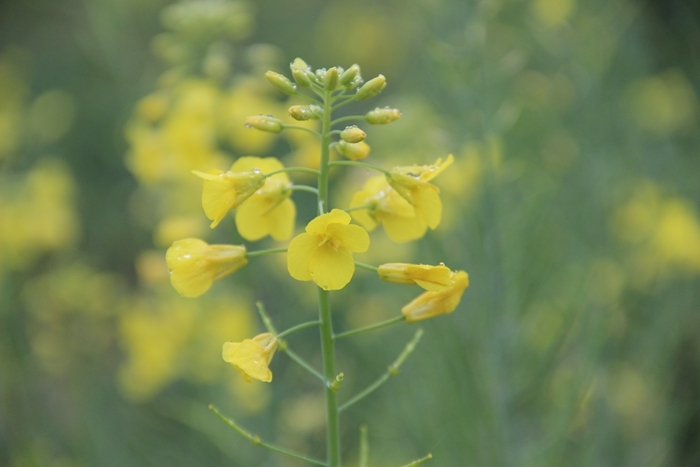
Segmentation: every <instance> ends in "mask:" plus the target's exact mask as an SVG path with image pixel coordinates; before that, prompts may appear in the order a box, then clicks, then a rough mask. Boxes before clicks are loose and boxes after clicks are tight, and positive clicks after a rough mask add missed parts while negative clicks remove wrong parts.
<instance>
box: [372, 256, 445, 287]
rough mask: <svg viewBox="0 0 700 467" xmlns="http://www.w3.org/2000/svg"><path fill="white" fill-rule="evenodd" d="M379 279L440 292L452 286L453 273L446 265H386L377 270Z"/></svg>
mask: <svg viewBox="0 0 700 467" xmlns="http://www.w3.org/2000/svg"><path fill="white" fill-rule="evenodd" d="M377 274H379V278H380V279H381V280H383V281H386V282H393V283H394V284H406V285H418V286H420V287H422V288H424V289H425V290H430V291H438V290H444V289H447V288H449V287H450V286H451V285H452V271H450V268H448V267H447V266H445V265H444V264H439V265H437V266H431V265H428V264H409V263H386V264H382V265H381V266H379V267H378V268H377Z"/></svg>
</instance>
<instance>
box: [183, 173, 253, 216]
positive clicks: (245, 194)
mask: <svg viewBox="0 0 700 467" xmlns="http://www.w3.org/2000/svg"><path fill="white" fill-rule="evenodd" d="M235 165H236V164H235V163H234V165H233V166H231V170H229V171H228V172H226V173H224V172H222V171H221V170H210V171H208V172H207V173H204V172H198V171H196V170H193V171H192V173H193V174H195V175H196V176H198V177H200V178H203V179H204V187H203V189H202V208H204V213H205V214H206V215H207V217H208V218H209V219H211V221H212V223H211V228H212V229H213V228H214V227H216V226H217V225H219V222H221V219H223V218H224V216H226V214H227V213H228V212H229V211H230V210H231V209H233V208H235V207H237V206H238V205H239V204H241V203H242V202H243V201H245V200H246V199H248V198H249V197H250V196H252V195H253V193H255V192H256V191H257V190H258V188H260V187H262V186H263V185H264V184H265V175H264V174H263V173H262V172H261V171H260V169H251V170H247V171H245V172H234V171H233V168H234V167H235Z"/></svg>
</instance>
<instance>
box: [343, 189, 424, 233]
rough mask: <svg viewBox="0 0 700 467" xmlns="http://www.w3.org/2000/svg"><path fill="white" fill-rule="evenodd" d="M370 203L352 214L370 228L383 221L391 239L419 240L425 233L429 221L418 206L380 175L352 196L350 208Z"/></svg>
mask: <svg viewBox="0 0 700 467" xmlns="http://www.w3.org/2000/svg"><path fill="white" fill-rule="evenodd" d="M360 206H367V208H366V209H357V210H353V211H352V212H351V215H352V218H353V219H354V220H355V221H357V222H358V223H359V224H360V225H362V227H364V228H365V229H367V231H369V232H371V231H372V230H374V229H375V228H376V227H377V225H379V224H381V226H382V227H384V231H385V232H386V234H387V235H388V236H389V238H390V239H392V240H393V241H395V242H397V243H403V242H409V241H411V240H417V239H419V238H422V237H423V235H425V232H426V230H427V229H428V225H427V224H426V223H425V220H424V219H423V217H422V216H418V215H416V209H415V208H414V207H413V206H411V204H410V203H409V202H408V201H406V200H405V199H404V198H403V197H402V196H401V195H399V193H398V192H397V191H396V190H394V189H393V188H392V187H391V186H389V183H388V182H387V180H386V177H384V176H383V175H379V176H376V177H371V178H370V179H368V180H367V181H366V182H365V185H364V187H363V188H362V190H360V191H358V192H356V193H355V194H354V195H353V197H352V199H351V200H350V208H359V207H360Z"/></svg>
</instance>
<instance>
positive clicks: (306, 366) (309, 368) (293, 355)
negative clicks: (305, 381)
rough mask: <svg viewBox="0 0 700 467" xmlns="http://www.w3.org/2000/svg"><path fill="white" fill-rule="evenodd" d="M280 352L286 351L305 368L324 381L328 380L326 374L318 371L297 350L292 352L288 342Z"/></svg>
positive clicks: (282, 346)
mask: <svg viewBox="0 0 700 467" xmlns="http://www.w3.org/2000/svg"><path fill="white" fill-rule="evenodd" d="M280 352H284V353H286V354H287V355H288V356H289V358H291V359H292V360H294V361H295V362H296V363H297V364H298V365H299V366H300V367H302V368H303V369H305V370H306V371H308V372H309V373H311V374H312V375H314V376H315V377H316V378H318V379H320V380H321V381H323V382H324V383H325V382H326V378H324V376H323V375H322V374H321V373H319V372H318V371H316V370H315V369H314V367H312V366H311V365H309V364H308V363H306V361H305V360H304V359H303V358H301V357H300V356H299V355H298V354H297V353H296V352H292V350H291V349H290V348H289V347H288V346H287V343H286V342H284V345H281V346H280Z"/></svg>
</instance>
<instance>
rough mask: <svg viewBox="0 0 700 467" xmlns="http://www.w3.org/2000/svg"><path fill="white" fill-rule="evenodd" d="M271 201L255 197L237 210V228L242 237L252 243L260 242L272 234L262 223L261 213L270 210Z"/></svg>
mask: <svg viewBox="0 0 700 467" xmlns="http://www.w3.org/2000/svg"><path fill="white" fill-rule="evenodd" d="M269 205H270V203H269V201H268V200H267V199H266V198H264V197H262V196H258V195H253V196H251V197H250V198H248V199H247V200H246V201H245V202H244V203H242V204H241V205H240V206H238V209H236V228H237V229H238V233H239V234H241V237H243V238H245V239H246V240H248V241H250V242H254V241H256V240H260V239H261V238H263V237H265V236H266V235H268V234H269V233H270V232H269V230H268V228H267V225H266V224H265V223H264V222H262V216H261V213H263V212H265V211H266V210H267V209H268V208H269Z"/></svg>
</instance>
